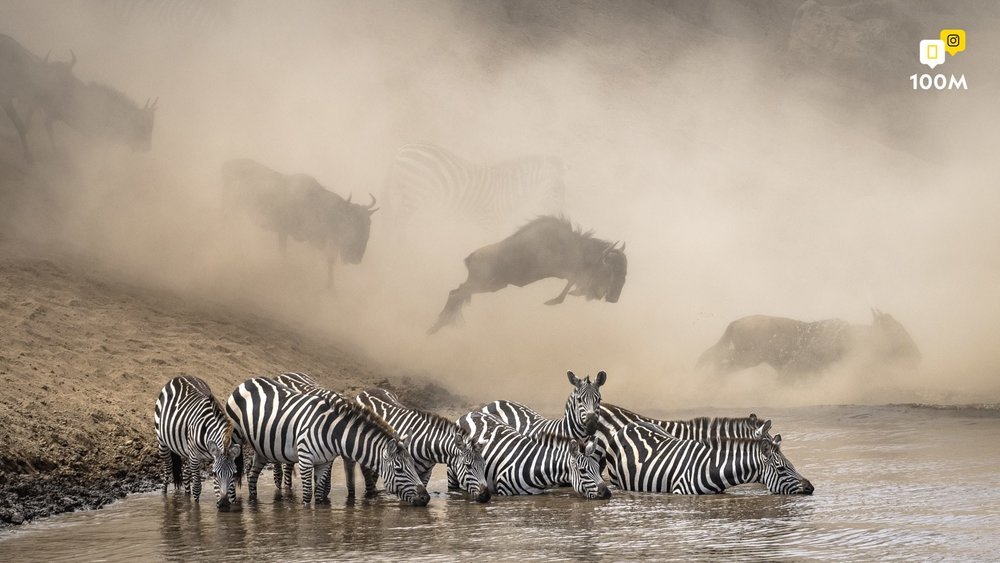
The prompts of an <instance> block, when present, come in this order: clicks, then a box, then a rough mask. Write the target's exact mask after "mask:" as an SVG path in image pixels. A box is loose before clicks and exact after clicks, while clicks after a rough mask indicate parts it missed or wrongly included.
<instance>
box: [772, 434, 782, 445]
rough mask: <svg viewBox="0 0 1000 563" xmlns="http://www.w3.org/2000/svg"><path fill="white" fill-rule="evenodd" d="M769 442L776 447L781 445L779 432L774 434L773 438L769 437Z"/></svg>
mask: <svg viewBox="0 0 1000 563" xmlns="http://www.w3.org/2000/svg"><path fill="white" fill-rule="evenodd" d="M771 442H773V443H774V447H776V448H777V447H778V446H780V445H781V434H775V435H774V438H772V439H771Z"/></svg>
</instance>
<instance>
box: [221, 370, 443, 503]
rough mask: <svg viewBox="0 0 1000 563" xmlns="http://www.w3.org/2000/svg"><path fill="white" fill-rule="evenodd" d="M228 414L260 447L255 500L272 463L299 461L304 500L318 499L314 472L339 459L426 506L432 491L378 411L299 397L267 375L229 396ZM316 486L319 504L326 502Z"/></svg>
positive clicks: (252, 476)
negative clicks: (364, 468)
mask: <svg viewBox="0 0 1000 563" xmlns="http://www.w3.org/2000/svg"><path fill="white" fill-rule="evenodd" d="M226 414H227V415H228V416H229V418H230V419H231V420H232V421H233V423H234V425H235V426H236V428H237V430H238V432H239V433H240V435H241V436H242V437H244V439H245V443H249V444H250V445H251V446H252V447H253V449H254V463H253V466H252V467H251V468H250V472H249V474H248V476H247V482H248V484H249V489H250V499H251V500H254V499H256V497H257V477H258V476H259V475H260V471H261V470H262V469H263V468H264V466H265V465H266V464H267V462H268V461H273V462H277V463H292V462H297V463H298V466H299V475H300V476H301V478H302V502H303V503H305V504H308V503H309V502H310V501H311V500H312V497H313V472H314V470H317V469H318V470H319V475H320V476H322V475H324V474H326V475H328V473H325V469H326V467H327V466H328V465H329V464H330V463H331V462H332V461H333V459H334V458H336V457H337V456H343V457H344V458H346V459H350V460H353V461H356V462H360V463H361V464H362V465H365V466H367V467H371V468H372V469H374V470H375V471H376V472H377V473H378V474H379V476H380V477H382V480H383V482H384V483H385V487H386V490H388V491H389V492H392V493H395V494H396V495H397V496H398V497H399V498H400V500H402V501H403V502H408V503H410V504H412V505H414V506H426V505H427V503H428V501H430V496H429V495H428V494H427V490H426V489H425V488H424V486H423V484H422V483H421V482H420V477H419V476H418V475H417V472H416V470H415V469H414V467H413V457H412V456H410V454H409V452H408V451H407V442H408V438H406V437H403V438H402V439H401V438H399V437H397V436H396V434H395V433H394V432H393V431H392V429H391V428H389V426H388V425H386V423H385V422H384V421H382V420H381V419H379V418H378V416H376V415H375V414H374V413H372V412H371V411H369V410H368V409H365V408H363V407H361V406H359V405H356V404H353V403H351V402H349V401H343V402H340V401H328V400H326V399H323V398H322V397H320V396H318V395H315V394H312V393H298V392H296V391H293V390H291V389H289V388H288V387H285V386H284V385H282V384H280V383H278V382H277V381H275V380H274V379H270V378H266V377H258V378H252V379H248V380H246V381H244V382H243V383H241V384H240V385H239V387H237V388H236V389H235V390H234V391H233V393H232V394H231V395H230V396H229V401H228V402H227V404H226ZM326 486H327V484H326V483H324V482H322V481H321V482H320V483H318V485H317V487H316V492H317V495H316V501H317V502H322V501H323V499H322V497H321V491H323V490H324V489H325V487H326Z"/></svg>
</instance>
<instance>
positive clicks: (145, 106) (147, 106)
mask: <svg viewBox="0 0 1000 563" xmlns="http://www.w3.org/2000/svg"><path fill="white" fill-rule="evenodd" d="M142 109H149V98H146V105H144V106H142Z"/></svg>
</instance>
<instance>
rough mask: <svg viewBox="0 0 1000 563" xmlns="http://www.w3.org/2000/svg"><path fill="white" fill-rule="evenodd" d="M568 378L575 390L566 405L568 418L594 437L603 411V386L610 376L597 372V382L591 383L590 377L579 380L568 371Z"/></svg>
mask: <svg viewBox="0 0 1000 563" xmlns="http://www.w3.org/2000/svg"><path fill="white" fill-rule="evenodd" d="M566 377H567V378H568V379H569V382H570V383H572V384H573V386H574V387H575V389H574V390H573V393H572V394H570V396H569V401H568V402H567V403H566V410H567V412H566V417H567V418H571V417H572V421H573V423H574V425H575V426H577V427H580V428H583V429H584V431H585V433H586V435H587V436H593V435H594V432H596V431H597V423H598V421H599V416H598V414H599V412H600V409H601V385H604V382H605V381H607V379H608V374H606V373H604V372H603V371H600V372H597V380H596V381H594V383H591V382H590V376H589V375H588V376H587V377H585V378H583V379H579V378H578V377H577V376H576V375H575V374H574V373H573V372H571V371H567V372H566Z"/></svg>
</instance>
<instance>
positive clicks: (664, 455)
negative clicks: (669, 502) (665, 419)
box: [608, 420, 813, 495]
mask: <svg viewBox="0 0 1000 563" xmlns="http://www.w3.org/2000/svg"><path fill="white" fill-rule="evenodd" d="M770 427H771V421H770V420H768V421H766V422H764V425H763V426H761V427H760V429H758V432H757V433H756V436H755V437H753V438H736V439H717V440H712V441H710V442H709V443H705V442H699V441H697V440H678V439H677V438H675V437H674V436H672V435H670V434H668V433H667V432H666V431H665V430H664V429H663V428H661V427H659V426H656V425H654V424H650V423H648V422H641V421H640V422H632V423H629V424H627V425H625V426H624V427H622V429H621V430H619V431H618V432H616V433H615V434H614V435H613V436H612V438H611V441H612V444H611V447H610V448H609V449H608V475H609V476H610V479H611V482H612V484H614V485H615V486H616V487H618V488H620V489H624V490H626V491H640V492H665V493H673V494H714V493H721V492H723V491H725V490H726V489H728V488H729V487H733V486H736V485H742V484H745V483H762V484H763V485H764V486H766V487H767V488H768V490H769V491H771V492H772V493H775V494H804V495H810V494H812V492H813V486H812V483H810V482H809V480H808V479H806V478H804V477H802V476H801V475H800V474H799V473H798V472H797V471H796V470H795V467H794V466H793V465H792V463H791V462H790V461H788V459H787V458H785V456H784V455H783V454H782V453H781V435H780V434H776V435H775V436H774V437H773V438H772V437H771V436H769V435H768V434H767V431H768V430H769V429H770Z"/></svg>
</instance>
